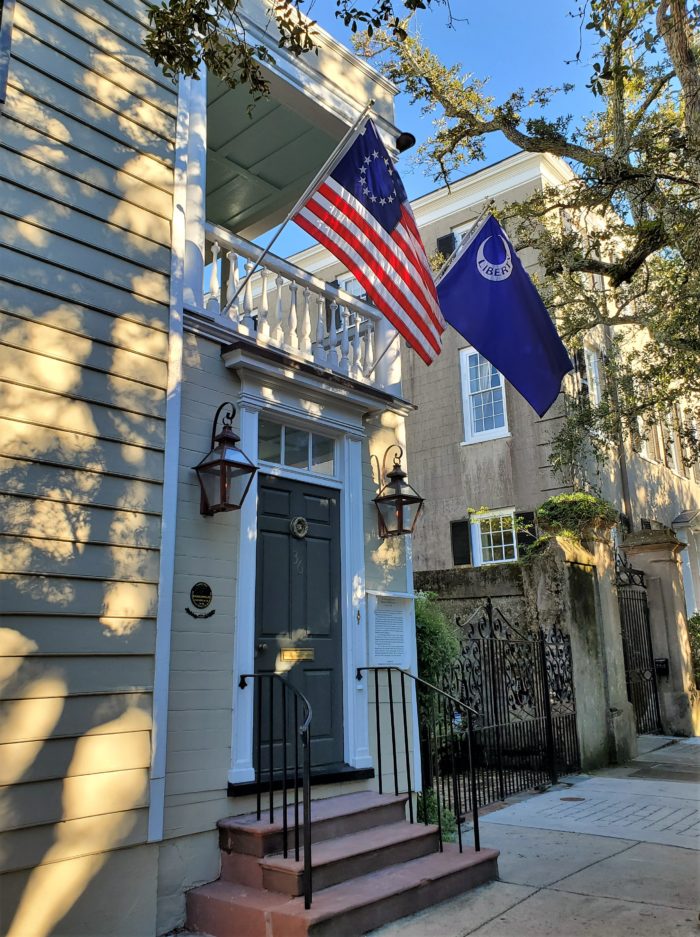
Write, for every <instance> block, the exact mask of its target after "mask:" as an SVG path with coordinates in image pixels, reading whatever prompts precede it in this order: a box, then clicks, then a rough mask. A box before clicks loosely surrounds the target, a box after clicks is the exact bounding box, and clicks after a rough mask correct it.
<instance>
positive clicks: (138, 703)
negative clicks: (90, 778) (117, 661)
mask: <svg viewBox="0 0 700 937" xmlns="http://www.w3.org/2000/svg"><path fill="white" fill-rule="evenodd" d="M45 685H46V689H47V690H50V689H51V687H52V686H53V687H54V688H57V687H58V684H57V682H56V681H55V680H54V681H52V680H51V679H49V678H46V679H45ZM150 725H151V697H150V695H149V694H148V693H130V694H129V693H114V694H104V693H103V694H93V695H92V696H69V697H63V696H60V697H59V696H49V695H46V696H43V697H41V698H33V699H22V700H10V701H7V702H0V742H2V743H3V744H9V743H11V742H31V741H42V740H45V737H46V729H47V726H54V729H53V732H52V738H54V739H58V738H78V737H83V738H87V737H88V736H93V735H103V734H107V735H109V734H112V733H114V732H115V731H116V730H117V727H118V728H119V729H120V730H121V731H123V732H138V731H148V730H149V729H150Z"/></svg>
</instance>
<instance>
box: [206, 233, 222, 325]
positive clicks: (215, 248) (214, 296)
mask: <svg viewBox="0 0 700 937" xmlns="http://www.w3.org/2000/svg"><path fill="white" fill-rule="evenodd" d="M220 252H221V248H220V247H219V242H218V241H214V243H213V244H212V246H211V273H210V274H209V298H208V299H207V312H208V313H211V315H213V316H218V314H219V311H220V309H221V299H220V296H221V284H220V282H219V254H220Z"/></svg>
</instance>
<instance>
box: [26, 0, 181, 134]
mask: <svg viewBox="0 0 700 937" xmlns="http://www.w3.org/2000/svg"><path fill="white" fill-rule="evenodd" d="M15 26H16V27H17V28H18V29H20V30H22V31H24V32H26V33H28V34H29V35H30V36H40V37H41V41H42V42H43V43H46V44H47V45H49V46H51V47H52V48H53V49H54V50H56V51H57V52H59V53H60V54H61V55H62V56H65V57H66V58H70V59H71V60H72V61H73V62H76V63H77V64H79V65H80V64H82V63H84V62H86V61H89V62H90V71H91V73H93V74H95V75H100V76H101V77H102V78H107V79H108V80H110V81H113V82H114V83H115V84H116V85H117V86H118V87H121V88H124V89H126V90H127V91H130V92H131V93H132V94H134V95H136V96H138V97H140V98H143V99H145V100H147V101H149V102H150V103H152V104H153V105H154V107H158V108H159V109H160V110H162V111H164V112H165V113H166V114H169V115H170V117H173V118H174V117H175V116H176V113H177V108H176V104H175V101H174V98H173V94H172V88H168V87H167V85H166V84H165V82H163V81H160V82H158V81H154V80H153V78H152V77H151V76H152V73H153V69H152V67H151V61H150V59H149V58H148V56H147V55H146V53H145V51H144V50H143V48H141V47H139V46H138V45H136V44H134V43H130V42H125V41H124V40H123V39H122V38H120V36H119V35H118V34H117V33H115V32H113V31H112V30H111V29H104V28H103V27H101V26H100V25H99V24H98V23H96V22H95V20H94V19H92V18H91V17H90V16H85V15H84V14H82V13H79V12H78V11H77V10H75V9H73V8H71V7H69V6H66V4H65V3H61V2H59V0H44V4H43V6H41V7H37V6H36V5H34V4H31V3H26V2H25V3H23V4H22V6H21V7H20V9H19V12H18V14H17V19H16V20H15ZM125 65H126V66H128V67H127V68H125V67H124V66H125Z"/></svg>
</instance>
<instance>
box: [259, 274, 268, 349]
mask: <svg viewBox="0 0 700 937" xmlns="http://www.w3.org/2000/svg"><path fill="white" fill-rule="evenodd" d="M268 276H269V271H268V270H266V269H265V267H263V268H262V270H261V271H260V290H261V293H260V308H259V309H258V338H260V339H262V340H263V341H264V342H266V341H267V340H268V339H269V338H270V322H269V310H268V308H267V278H268Z"/></svg>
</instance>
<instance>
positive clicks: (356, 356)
mask: <svg viewBox="0 0 700 937" xmlns="http://www.w3.org/2000/svg"><path fill="white" fill-rule="evenodd" d="M353 318H354V325H355V331H354V332H353V336H352V373H353V374H354V375H355V376H356V377H359V376H360V374H362V368H361V365H360V314H359V312H357V310H354V311H353Z"/></svg>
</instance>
